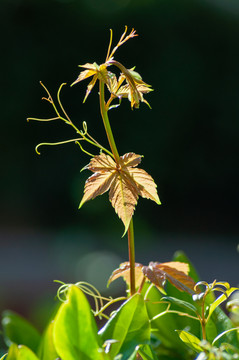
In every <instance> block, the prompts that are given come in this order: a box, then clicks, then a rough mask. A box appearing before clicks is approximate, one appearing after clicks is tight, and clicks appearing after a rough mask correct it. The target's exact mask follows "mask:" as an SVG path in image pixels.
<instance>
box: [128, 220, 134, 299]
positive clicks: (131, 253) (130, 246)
mask: <svg viewBox="0 0 239 360" xmlns="http://www.w3.org/2000/svg"><path fill="white" fill-rule="evenodd" d="M128 249H129V263H130V295H131V296H132V295H134V294H135V292H136V290H135V248H134V225H133V218H132V219H131V221H130V224H129V229H128Z"/></svg>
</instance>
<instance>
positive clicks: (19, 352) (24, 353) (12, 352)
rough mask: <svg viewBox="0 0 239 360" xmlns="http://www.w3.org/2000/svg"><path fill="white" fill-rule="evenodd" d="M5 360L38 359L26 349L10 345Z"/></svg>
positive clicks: (21, 346)
mask: <svg viewBox="0 0 239 360" xmlns="http://www.w3.org/2000/svg"><path fill="white" fill-rule="evenodd" d="M6 360H39V358H38V357H37V356H36V355H35V354H34V352H32V351H31V350H30V349H29V348H28V347H26V346H24V345H18V346H17V345H16V344H12V345H11V346H10V348H9V352H8V355H7V357H6Z"/></svg>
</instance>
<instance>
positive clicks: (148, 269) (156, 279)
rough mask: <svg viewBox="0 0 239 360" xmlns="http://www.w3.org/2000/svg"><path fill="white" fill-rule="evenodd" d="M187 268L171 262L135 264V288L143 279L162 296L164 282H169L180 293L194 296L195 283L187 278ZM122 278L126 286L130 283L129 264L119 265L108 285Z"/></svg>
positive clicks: (186, 265)
mask: <svg viewBox="0 0 239 360" xmlns="http://www.w3.org/2000/svg"><path fill="white" fill-rule="evenodd" d="M188 273H189V266H188V264H186V263H181V262H179V261H171V262H165V263H158V262H150V263H149V265H148V266H143V265H142V264H139V263H136V264H135V286H136V288H138V287H139V286H140V285H141V283H142V281H143V279H144V277H145V278H146V280H148V281H150V282H151V283H153V284H154V285H155V286H156V287H157V288H158V289H159V290H160V291H161V292H162V293H163V294H166V293H165V290H164V285H165V283H166V280H168V281H170V283H171V284H172V285H174V286H175V287H176V288H177V289H178V290H180V291H186V292H188V293H189V294H195V290H194V286H195V282H194V281H193V279H192V278H191V277H190V276H188ZM119 277H123V279H124V280H125V282H126V284H127V285H129V283H130V263H129V262H125V263H122V264H120V267H119V268H118V269H116V270H114V271H113V273H112V275H111V277H110V278H109V281H108V284H110V283H111V282H112V281H114V280H116V279H118V278H119Z"/></svg>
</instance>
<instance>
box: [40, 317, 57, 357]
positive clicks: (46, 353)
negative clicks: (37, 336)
mask: <svg viewBox="0 0 239 360" xmlns="http://www.w3.org/2000/svg"><path fill="white" fill-rule="evenodd" d="M53 328H54V320H53V321H51V322H50V323H49V325H48V326H47V328H46V330H45V332H44V334H43V336H42V340H41V343H40V349H39V351H38V355H39V357H40V359H41V360H55V359H56V358H57V357H58V354H57V352H56V349H55V345H54V342H53Z"/></svg>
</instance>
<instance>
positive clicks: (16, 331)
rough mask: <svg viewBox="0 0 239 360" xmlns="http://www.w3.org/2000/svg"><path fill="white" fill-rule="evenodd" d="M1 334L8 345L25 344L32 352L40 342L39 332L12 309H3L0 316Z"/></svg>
mask: <svg viewBox="0 0 239 360" xmlns="http://www.w3.org/2000/svg"><path fill="white" fill-rule="evenodd" d="M2 327H3V336H4V339H5V342H6V344H7V345H8V346H10V345H11V344H13V343H15V344H18V345H26V346H27V347H29V348H30V349H31V350H33V351H34V352H36V351H37V348H38V345H39V343H40V339H41V336H40V333H39V332H38V331H37V330H36V329H35V328H34V327H33V326H32V325H31V324H30V323H29V322H28V321H27V320H25V319H24V318H23V317H21V316H20V315H18V314H16V313H15V312H13V311H9V310H7V311H4V313H3V318H2Z"/></svg>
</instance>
